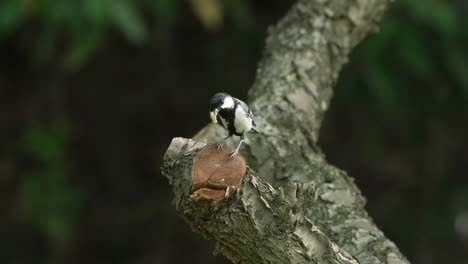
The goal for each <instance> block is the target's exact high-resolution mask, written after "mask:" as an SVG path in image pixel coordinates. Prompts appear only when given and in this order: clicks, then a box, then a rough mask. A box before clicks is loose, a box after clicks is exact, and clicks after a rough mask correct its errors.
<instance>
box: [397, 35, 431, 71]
mask: <svg viewBox="0 0 468 264" xmlns="http://www.w3.org/2000/svg"><path fill="white" fill-rule="evenodd" d="M397 49H398V50H397V52H398V54H399V55H400V57H399V59H400V61H401V63H403V64H406V66H407V67H408V69H409V70H411V71H412V72H413V73H415V74H416V75H418V76H419V77H422V78H423V77H425V75H426V74H428V73H429V72H431V71H432V70H433V68H434V61H433V60H434V57H433V56H431V54H430V52H429V50H428V47H427V45H426V44H425V43H424V37H422V36H420V34H419V33H418V31H416V30H414V29H413V28H408V27H401V28H400V32H399V36H398V42H397Z"/></svg>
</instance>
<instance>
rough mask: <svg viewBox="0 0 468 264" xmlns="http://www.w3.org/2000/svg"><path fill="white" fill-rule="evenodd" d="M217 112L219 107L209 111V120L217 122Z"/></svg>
mask: <svg viewBox="0 0 468 264" xmlns="http://www.w3.org/2000/svg"><path fill="white" fill-rule="evenodd" d="M218 112H219V108H216V109H215V110H214V111H210V118H211V122H213V123H215V124H216V123H218V118H217V117H218Z"/></svg>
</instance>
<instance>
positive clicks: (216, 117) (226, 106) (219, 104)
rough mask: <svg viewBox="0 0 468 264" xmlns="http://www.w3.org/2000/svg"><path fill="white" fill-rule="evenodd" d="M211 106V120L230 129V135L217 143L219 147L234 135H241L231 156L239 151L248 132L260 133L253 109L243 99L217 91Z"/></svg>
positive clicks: (212, 98) (211, 100)
mask: <svg viewBox="0 0 468 264" xmlns="http://www.w3.org/2000/svg"><path fill="white" fill-rule="evenodd" d="M210 107H211V109H210V118H211V121H212V122H213V123H215V124H216V123H217V124H219V125H221V126H222V127H224V128H225V129H226V130H227V131H228V136H227V137H225V138H224V139H222V140H221V141H220V142H219V143H218V144H217V147H218V149H221V148H222V147H223V146H224V143H225V141H226V140H227V139H229V138H230V137H232V136H233V135H236V136H239V137H240V142H239V145H237V148H236V149H235V150H233V151H232V152H231V153H230V154H229V157H230V158H233V157H234V156H236V155H237V154H238V153H239V149H240V146H241V145H242V143H244V139H245V134H246V133H247V132H249V131H253V132H256V133H260V132H259V131H258V129H257V128H256V124H255V121H254V117H253V114H252V111H251V110H250V108H249V106H248V105H247V104H246V103H244V102H243V101H241V100H239V99H237V98H235V97H232V96H231V95H229V94H227V93H217V94H215V95H213V97H211V99H210Z"/></svg>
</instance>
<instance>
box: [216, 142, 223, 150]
mask: <svg viewBox="0 0 468 264" xmlns="http://www.w3.org/2000/svg"><path fill="white" fill-rule="evenodd" d="M217 146H218V150H220V149H222V148H223V146H224V141H221V142H219V143H218V145H217Z"/></svg>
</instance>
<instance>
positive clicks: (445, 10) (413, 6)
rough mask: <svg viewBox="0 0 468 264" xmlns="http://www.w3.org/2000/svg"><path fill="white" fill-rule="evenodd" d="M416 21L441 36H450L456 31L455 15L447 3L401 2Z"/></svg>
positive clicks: (427, 1) (440, 0)
mask: <svg viewBox="0 0 468 264" xmlns="http://www.w3.org/2000/svg"><path fill="white" fill-rule="evenodd" d="M401 4H402V5H403V6H405V7H406V8H407V9H408V10H409V11H410V13H411V14H412V15H413V17H414V18H415V19H416V20H417V21H421V22H423V23H426V24H429V25H432V26H434V28H435V29H436V30H437V31H438V32H439V33H441V34H449V35H452V34H454V33H456V29H457V15H456V13H455V10H454V9H453V8H452V7H451V6H450V4H449V1H444V0H425V1H424V3H422V2H420V1H414V0H405V1H401Z"/></svg>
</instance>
